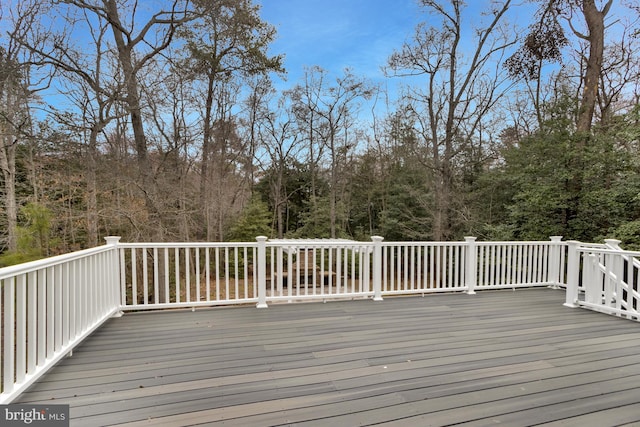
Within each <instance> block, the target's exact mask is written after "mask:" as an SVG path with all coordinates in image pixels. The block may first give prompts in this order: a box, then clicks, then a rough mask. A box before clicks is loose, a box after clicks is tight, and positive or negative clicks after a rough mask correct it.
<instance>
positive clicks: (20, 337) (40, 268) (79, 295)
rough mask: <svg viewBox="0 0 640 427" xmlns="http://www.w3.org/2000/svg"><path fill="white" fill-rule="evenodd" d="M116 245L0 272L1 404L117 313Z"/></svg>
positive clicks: (110, 240) (112, 241) (110, 242)
mask: <svg viewBox="0 0 640 427" xmlns="http://www.w3.org/2000/svg"><path fill="white" fill-rule="evenodd" d="M117 239H119V238H107V245H105V246H101V247H98V248H93V249H88V250H84V251H80V252H75V253H71V254H66V255H61V256H57V257H53V258H48V259H43V260H40V261H34V262H29V263H25V264H19V265H16V266H12V267H7V268H2V269H0V283H1V288H2V292H1V299H2V304H1V306H2V310H1V311H2V314H1V315H2V323H1V335H2V339H0V354H1V355H2V364H1V365H2V366H1V369H0V379H1V381H0V384H1V389H2V393H0V404H4V403H9V402H11V400H12V399H14V398H15V397H16V396H18V395H19V394H20V393H21V392H22V391H24V390H25V389H26V388H27V387H29V386H30V385H31V384H33V382H34V381H36V380H37V379H38V378H39V377H40V376H41V375H42V374H44V373H45V372H46V371H47V370H48V369H49V368H50V367H52V366H53V365H54V364H55V363H56V362H58V360H60V359H61V358H62V357H64V356H65V355H67V354H69V353H70V352H71V350H72V349H73V347H74V346H75V345H76V344H78V343H79V342H80V341H82V340H83V339H84V338H85V337H87V336H88V335H89V334H90V333H91V332H93V331H94V330H95V329H96V328H98V327H99V326H100V325H101V324H102V323H103V322H104V321H105V320H107V319H108V318H110V317H112V316H113V315H115V314H116V313H118V312H119V306H120V303H119V293H120V292H119V289H118V279H117V269H116V268H114V266H116V265H117V247H116V244H117Z"/></svg>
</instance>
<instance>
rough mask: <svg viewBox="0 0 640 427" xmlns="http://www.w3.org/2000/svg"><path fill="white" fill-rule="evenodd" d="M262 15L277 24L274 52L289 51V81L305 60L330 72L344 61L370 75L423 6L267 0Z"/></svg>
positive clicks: (375, 0)
mask: <svg viewBox="0 0 640 427" xmlns="http://www.w3.org/2000/svg"><path fill="white" fill-rule="evenodd" d="M261 4H262V11H261V15H262V18H263V19H264V20H265V21H267V22H269V23H271V24H272V25H274V26H275V27H276V28H277V30H278V39H277V40H276V41H275V42H274V43H273V44H272V53H274V54H275V53H284V54H285V68H286V69H287V72H288V76H287V80H288V82H287V86H292V85H294V84H296V83H297V82H298V80H299V78H300V77H301V76H302V74H303V71H304V67H305V66H313V65H319V66H321V67H322V68H324V69H326V70H327V71H329V73H330V74H331V75H334V76H336V75H340V74H342V70H343V69H344V68H345V67H350V68H352V69H353V71H354V73H355V74H356V75H360V76H366V77H368V78H371V79H374V80H376V79H380V78H382V77H383V74H382V71H381V70H380V67H381V66H383V65H384V64H385V63H386V59H387V57H388V56H389V55H390V54H391V53H392V52H393V50H394V49H399V48H400V47H401V46H402V43H403V42H404V41H405V40H406V39H407V38H409V37H411V35H412V34H413V31H414V28H415V26H416V24H417V23H418V22H420V21H421V20H424V12H422V11H421V10H420V8H419V7H418V5H417V3H416V1H415V0H262V2H261Z"/></svg>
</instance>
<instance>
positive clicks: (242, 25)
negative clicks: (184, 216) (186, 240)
mask: <svg viewBox="0 0 640 427" xmlns="http://www.w3.org/2000/svg"><path fill="white" fill-rule="evenodd" d="M194 5H195V11H196V13H197V16H198V19H197V20H194V21H193V22H192V23H191V25H189V26H188V27H185V28H184V31H182V32H181V36H182V37H183V38H184V40H185V41H186V53H187V54H188V58H187V59H186V60H185V66H186V68H187V69H188V70H190V71H191V73H192V78H193V79H194V80H200V81H202V82H203V84H204V86H205V89H204V97H203V99H204V106H203V110H204V111H203V120H202V126H203V129H202V159H201V173H200V197H199V203H200V209H201V211H202V213H203V216H204V218H205V221H204V223H205V224H210V222H209V221H208V220H207V210H208V209H210V204H211V203H213V202H214V201H213V200H211V198H210V197H209V194H211V191H209V187H211V186H219V183H217V182H212V181H211V173H210V169H211V167H212V156H213V153H214V152H215V151H216V150H217V151H220V147H216V146H215V145H216V144H217V143H218V142H217V141H216V140H215V138H214V134H215V129H214V128H215V123H216V122H217V123H221V121H220V117H217V116H216V109H217V111H218V112H220V107H221V105H220V101H221V100H222V99H224V98H218V99H217V98H216V90H218V91H219V90H220V89H221V88H224V87H225V85H226V84H227V83H230V82H231V81H232V80H233V79H234V78H241V77H247V76H254V75H266V74H267V73H268V72H270V71H277V72H280V71H282V57H281V56H269V55H268V54H267V49H268V47H269V44H270V43H271V42H272V41H273V39H274V37H275V28H274V27H273V26H271V25H269V24H267V23H265V22H263V21H262V20H261V18H260V15H259V6H256V5H254V4H253V3H252V1H251V0H221V1H215V2H210V1H205V0H196V1H194ZM226 99H227V100H229V98H228V97H227V98H226ZM231 107H232V106H231V105H227V106H223V109H224V110H230V109H231ZM221 144H223V143H222V142H221ZM221 226H222V223H221V222H220V221H217V228H218V237H221V235H220V232H221ZM203 231H204V233H203V234H201V236H200V237H201V238H205V237H206V238H207V240H211V239H212V238H213V237H214V236H213V235H212V230H211V228H210V226H208V225H207V228H206V229H205V230H203Z"/></svg>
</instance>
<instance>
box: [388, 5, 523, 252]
mask: <svg viewBox="0 0 640 427" xmlns="http://www.w3.org/2000/svg"><path fill="white" fill-rule="evenodd" d="M421 4H422V6H423V7H424V8H426V9H427V10H428V11H429V12H430V13H431V15H432V17H431V19H430V20H429V22H430V23H431V25H432V26H427V25H426V24H420V25H419V26H418V28H417V29H416V33H415V35H414V37H413V40H411V41H410V42H407V43H405V45H404V46H403V47H402V49H401V50H400V51H397V52H396V53H394V54H393V55H392V56H391V57H390V58H389V64H388V70H389V72H390V73H391V74H392V75H396V76H397V75H401V76H407V75H419V76H421V77H422V81H424V86H423V87H416V88H410V89H409V93H408V94H407V95H406V99H407V100H408V101H409V102H408V108H409V109H410V110H412V111H413V114H414V117H415V119H416V120H417V123H418V124H419V130H418V133H419V135H420V137H421V139H422V144H424V145H426V146H427V147H428V149H429V150H428V151H427V152H428V153H429V158H427V159H425V161H424V163H425V166H426V167H427V168H429V170H431V171H432V173H433V174H434V177H433V189H432V191H433V193H434V204H435V206H434V207H433V221H432V223H433V226H432V236H433V239H435V240H448V239H450V238H451V237H452V235H451V233H452V218H453V209H454V206H453V197H454V190H455V173H456V163H455V162H456V159H457V158H458V157H459V156H460V155H462V154H464V153H466V152H469V148H470V147H471V146H472V144H478V143H480V142H481V140H482V127H483V123H484V119H485V117H486V116H487V115H488V114H489V113H490V112H491V110H492V109H493V108H494V107H495V105H496V102H497V100H498V99H500V98H501V96H502V95H503V94H504V93H505V91H506V89H507V87H508V86H507V85H506V83H505V78H504V76H503V75H502V71H501V69H500V68H501V67H500V65H499V64H501V63H502V61H503V60H502V56H503V55H504V54H505V49H506V48H507V47H509V46H511V45H513V44H514V43H515V36H513V35H509V33H508V32H507V30H506V29H505V28H504V27H503V26H501V22H502V21H503V18H504V16H505V14H506V13H507V11H508V10H509V7H510V5H511V1H510V0H507V1H502V2H497V1H495V2H491V5H490V7H489V11H488V12H487V13H486V16H485V20H486V24H485V25H484V26H482V27H478V28H475V29H474V31H473V34H474V37H475V38H474V42H473V43H474V44H471V45H470V46H468V47H463V45H462V39H463V29H464V28H465V26H464V23H463V16H462V12H463V4H464V3H463V2H462V1H459V0H448V1H446V2H445V1H436V0H422V1H421ZM467 40H468V39H467Z"/></svg>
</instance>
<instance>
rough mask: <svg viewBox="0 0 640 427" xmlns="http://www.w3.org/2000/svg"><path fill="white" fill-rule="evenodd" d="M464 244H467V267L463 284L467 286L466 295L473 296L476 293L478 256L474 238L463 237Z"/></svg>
mask: <svg viewBox="0 0 640 427" xmlns="http://www.w3.org/2000/svg"><path fill="white" fill-rule="evenodd" d="M464 240H465V242H466V243H467V257H466V258H467V265H466V268H465V274H464V278H465V282H466V285H467V294H468V295H473V294H475V293H476V291H475V289H476V283H477V280H478V278H477V264H478V254H477V250H476V237H465V238H464Z"/></svg>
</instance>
